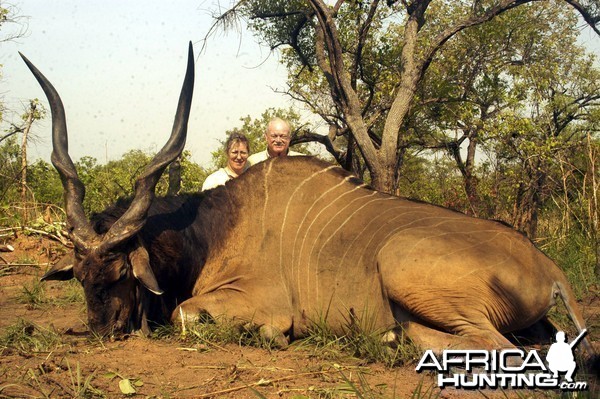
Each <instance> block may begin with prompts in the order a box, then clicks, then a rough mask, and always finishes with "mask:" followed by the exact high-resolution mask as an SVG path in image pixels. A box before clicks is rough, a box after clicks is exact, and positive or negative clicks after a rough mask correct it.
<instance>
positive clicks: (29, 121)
mask: <svg viewBox="0 0 600 399" xmlns="http://www.w3.org/2000/svg"><path fill="white" fill-rule="evenodd" d="M35 113H36V104H35V103H34V102H33V101H31V102H30V103H29V110H27V118H26V120H25V128H24V129H23V139H22V141H21V207H22V211H21V226H26V225H27V222H28V219H29V215H28V211H29V207H28V204H27V137H28V136H29V131H30V130H31V125H33V121H34V118H35Z"/></svg>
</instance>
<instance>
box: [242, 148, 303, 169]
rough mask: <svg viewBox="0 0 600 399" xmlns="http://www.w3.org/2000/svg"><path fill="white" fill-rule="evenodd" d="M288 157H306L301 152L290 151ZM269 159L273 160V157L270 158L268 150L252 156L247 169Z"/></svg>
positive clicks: (249, 158)
mask: <svg viewBox="0 0 600 399" xmlns="http://www.w3.org/2000/svg"><path fill="white" fill-rule="evenodd" d="M287 155H288V156H289V157H296V156H298V155H305V154H302V153H301V152H296V151H292V150H288V153H287ZM269 158H271V156H269V152H268V151H267V150H264V151H261V152H257V153H256V154H252V155H250V156H249V157H248V162H247V163H246V165H247V166H246V168H248V167H250V166H252V165H256V164H257V163H259V162H262V161H266V160H267V159H269Z"/></svg>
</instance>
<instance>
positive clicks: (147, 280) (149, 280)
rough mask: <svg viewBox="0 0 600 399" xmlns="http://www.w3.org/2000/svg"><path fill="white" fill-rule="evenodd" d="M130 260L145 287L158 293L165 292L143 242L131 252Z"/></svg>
mask: <svg viewBox="0 0 600 399" xmlns="http://www.w3.org/2000/svg"><path fill="white" fill-rule="evenodd" d="M129 262H130V263H131V267H132V269H133V275H134V276H135V278H137V279H138V281H139V282H141V283H142V284H143V285H144V287H146V288H147V289H148V290H149V291H150V292H153V293H154V294H156V295H162V294H163V292H164V291H163V290H161V289H160V287H159V286H158V281H156V277H155V276H154V272H153V271H152V268H151V267H150V256H149V255H148V251H146V248H144V246H143V245H141V243H140V244H139V245H138V246H137V247H136V248H135V249H134V250H133V251H131V252H130V253H129Z"/></svg>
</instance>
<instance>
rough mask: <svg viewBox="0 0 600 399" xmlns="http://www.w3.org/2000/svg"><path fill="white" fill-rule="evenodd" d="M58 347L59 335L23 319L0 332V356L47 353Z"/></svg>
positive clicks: (60, 343) (59, 342)
mask: <svg viewBox="0 0 600 399" xmlns="http://www.w3.org/2000/svg"><path fill="white" fill-rule="evenodd" d="M60 345H62V340H61V336H60V334H58V333H57V332H55V331H53V330H50V329H46V328H43V327H40V326H38V325H36V324H33V323H31V322H29V321H26V320H23V319H19V320H18V321H17V322H16V323H15V324H13V325H11V326H8V327H6V328H5V329H4V330H3V331H2V332H0V354H5V353H9V352H11V351H17V352H20V353H31V352H49V351H51V350H54V349H56V348H58V347H59V346H60Z"/></svg>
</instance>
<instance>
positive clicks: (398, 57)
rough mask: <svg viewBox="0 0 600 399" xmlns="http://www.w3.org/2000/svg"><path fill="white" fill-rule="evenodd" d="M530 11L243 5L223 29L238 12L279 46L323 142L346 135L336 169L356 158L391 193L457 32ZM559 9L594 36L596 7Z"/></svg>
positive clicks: (484, 4) (508, 5) (456, 5)
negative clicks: (426, 85) (322, 126)
mask: <svg viewBox="0 0 600 399" xmlns="http://www.w3.org/2000/svg"><path fill="white" fill-rule="evenodd" d="M529 3H532V4H533V3H535V2H534V1H533V0H498V1H472V2H468V1H457V2H443V1H432V0H414V1H411V2H406V1H402V2H400V1H393V0H388V1H387V2H385V4H384V2H381V1H378V0H373V1H344V0H338V1H337V2H336V3H335V5H334V6H329V5H328V4H326V2H324V1H322V0H306V1H301V0H295V1H280V0H245V1H244V0H242V1H239V2H238V3H236V5H235V6H234V7H233V8H232V9H231V10H230V11H229V12H227V13H225V14H223V15H222V17H221V21H226V20H227V18H230V17H231V16H232V15H235V12H239V13H241V14H242V15H243V16H245V17H247V18H248V20H249V22H250V26H251V28H252V29H254V31H255V32H256V33H257V34H258V35H260V37H261V38H263V39H264V40H265V42H266V43H268V44H269V45H270V46H271V47H272V48H274V49H275V48H279V47H285V48H286V49H287V50H284V52H283V56H284V62H285V63H286V64H287V65H288V68H289V69H290V79H291V80H293V81H294V84H290V93H291V94H292V95H293V96H295V98H297V99H299V100H301V101H304V102H305V103H307V104H309V106H310V107H311V109H313V110H314V111H315V112H317V113H318V114H319V115H320V116H321V117H322V118H323V119H324V120H325V121H326V122H327V123H328V125H329V127H330V131H329V135H328V136H327V138H326V139H325V140H324V141H327V139H328V140H329V141H333V139H335V138H336V137H338V136H345V137H346V141H345V143H346V146H347V147H346V149H345V152H344V159H343V160H342V164H343V165H344V166H345V167H347V168H349V167H350V165H354V164H355V163H354V162H353V160H352V157H353V156H355V155H360V157H361V158H362V160H363V161H364V164H365V165H366V168H367V169H368V171H369V175H370V179H371V184H372V185H373V186H374V187H375V188H377V189H379V190H381V191H386V192H392V193H396V192H397V187H398V177H399V175H398V171H399V169H400V167H401V166H402V163H403V160H404V156H405V154H406V152H407V150H408V149H409V148H411V146H413V145H414V144H415V142H417V143H419V142H420V141H421V139H422V138H421V137H419V136H418V135H415V134H414V131H413V130H412V126H411V125H412V122H413V120H412V118H413V116H414V115H413V111H414V107H415V105H416V104H417V103H418V102H419V101H425V100H426V99H420V98H418V96H417V91H418V88H419V86H420V85H421V84H422V81H423V78H424V76H425V74H426V72H427V70H428V69H429V67H430V66H431V64H432V63H433V62H435V61H436V56H437V54H438V53H439V52H440V50H441V49H442V48H444V46H446V45H447V43H449V42H450V41H451V40H453V39H454V37H455V36H456V35H457V34H459V33H460V32H463V31H465V30H466V29H468V28H472V27H475V26H479V25H482V24H485V23H487V22H489V21H491V20H492V19H494V18H495V17H497V16H499V15H501V14H503V13H505V12H507V11H509V10H511V9H513V8H516V7H519V6H524V5H527V4H529ZM562 3H563V4H569V5H571V6H572V7H574V8H575V9H576V10H578V11H579V12H580V13H581V15H582V16H583V17H584V18H585V20H586V21H587V22H588V23H589V24H590V25H591V26H592V27H593V28H594V29H596V24H597V22H598V19H597V16H598V13H597V11H598V10H597V7H596V6H595V3H594V2H591V1H590V2H576V1H571V0H564V1H563V2H562ZM316 87H319V88H321V89H326V90H328V92H329V93H328V98H324V96H323V93H324V92H323V90H321V91H319V92H318V94H317V93H316V92H315V91H314V89H315V88H316ZM355 149H357V151H355ZM340 158H341V157H339V156H336V159H338V160H340Z"/></svg>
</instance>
